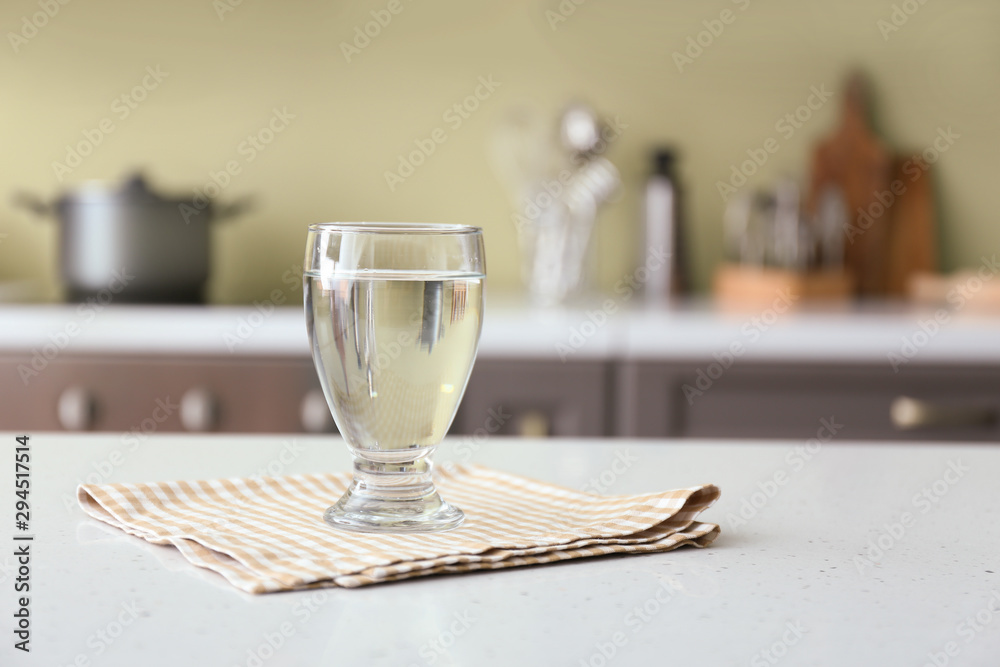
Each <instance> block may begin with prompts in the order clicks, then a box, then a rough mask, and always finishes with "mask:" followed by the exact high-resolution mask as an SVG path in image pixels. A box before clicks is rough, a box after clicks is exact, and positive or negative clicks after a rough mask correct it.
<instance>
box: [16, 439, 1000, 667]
mask: <svg viewBox="0 0 1000 667" xmlns="http://www.w3.org/2000/svg"><path fill="white" fill-rule="evenodd" d="M30 442H31V448H32V452H33V458H32V463H31V467H32V495H31V501H32V511H33V514H32V529H33V532H34V534H35V535H36V541H35V542H33V549H34V551H33V560H32V570H31V577H32V579H31V581H32V591H31V614H32V617H31V618H32V633H33V634H32V643H31V647H32V652H31V653H30V654H22V653H20V652H16V656H14V657H11V656H12V655H13V654H15V651H14V650H13V648H12V643H13V642H12V639H11V632H10V629H9V627H10V619H11V614H12V613H13V608H14V593H13V591H12V590H11V589H12V586H11V581H10V580H11V578H12V574H11V569H10V568H11V566H12V565H13V559H12V558H11V556H10V555H9V553H10V551H11V549H10V548H9V547H10V545H11V544H12V542H11V534H12V532H13V530H12V525H13V504H14V503H13V500H14V494H13V482H12V478H13V474H12V473H13V465H7V466H5V467H6V468H7V470H8V471H7V473H5V474H4V475H2V476H0V497H3V498H5V499H6V500H5V501H4V502H3V503H2V506H3V509H2V510H0V521H3V522H4V526H5V528H4V530H3V531H0V539H3V540H5V543H4V545H3V548H2V551H0V553H3V554H5V556H4V557H0V564H2V565H4V568H5V569H4V571H3V572H2V573H0V581H2V580H4V579H6V581H2V583H0V591H2V592H0V616H2V617H3V618H5V619H8V620H7V622H6V624H5V627H6V628H8V629H7V630H6V631H5V633H4V634H5V639H4V642H3V646H2V648H0V656H3V657H2V658H0V663H2V664H11V665H14V664H17V665H38V666H42V665H44V666H45V667H53V666H56V665H58V666H63V665H69V664H73V662H74V660H76V661H77V664H90V665H102V666H117V665H122V666H128V667H134V666H135V665H143V666H144V667H146V666H151V667H157V666H159V665H178V664H180V665H211V666H213V667H214V666H220V667H222V666H224V667H231V666H235V665H240V666H247V665H263V666H266V667H298V666H310V667H312V666H315V665H320V664H323V665H333V664H336V665H383V664H384V665H393V666H404V667H405V666H409V665H430V664H434V665H476V666H477V667H480V666H488V665H502V666H504V667H507V666H510V665H547V666H548V665H566V666H567V667H578V666H579V665H602V664H606V665H611V666H613V665H642V664H648V665H662V664H676V665H712V666H715V665H752V666H756V665H772V664H775V663H776V662H780V663H781V664H784V665H835V666H839V665H923V664H925V663H927V662H928V661H929V660H930V658H929V655H938V654H942V655H943V654H944V653H943V652H945V651H947V650H950V651H952V653H953V654H955V656H956V657H954V658H951V659H950V660H949V664H955V665H959V664H960V665H989V666H991V667H992V666H994V665H996V656H997V655H1000V613H997V611H994V610H1000V564H998V562H997V556H998V553H1000V549H998V537H997V536H998V535H1000V510H998V506H997V493H996V481H997V479H998V476H1000V449H997V448H995V447H982V446H975V447H973V446H958V445H912V446H907V445H903V444H899V443H896V444H889V445H872V444H864V443H848V442H836V441H835V442H831V443H829V444H826V445H823V446H821V447H820V448H819V449H818V451H813V452H810V451H809V450H808V449H805V448H804V444H805V443H794V444H774V443H754V442H739V443H736V442H711V441H706V442H698V443H695V444H688V443H681V442H669V441H663V442H649V441H643V442H641V443H640V442H634V441H624V440H622V441H612V440H603V441H594V440H592V441H569V440H563V441H556V442H552V441H546V442H540V441H531V440H524V441H518V440H506V439H500V438H496V439H493V440H490V441H488V442H486V443H485V444H483V445H481V446H480V447H479V449H478V451H476V452H475V455H474V457H473V460H474V461H477V462H479V463H484V464H487V465H491V466H495V467H498V468H502V469H506V470H510V471H513V472H517V473H521V474H526V475H530V476H533V477H536V478H540V479H544V480H548V481H551V482H554V483H558V484H563V485H566V486H570V487H574V488H583V487H584V486H585V485H587V484H588V480H589V479H591V478H596V479H603V480H604V483H605V484H607V487H608V488H607V492H609V493H632V492H642V491H652V490H660V489H667V488H676V487H680V486H689V485H692V484H696V483H700V482H712V483H715V484H718V485H719V486H720V487H721V488H722V499H721V500H720V501H719V503H718V504H717V505H716V506H715V507H713V508H710V509H709V510H707V511H706V512H705V513H704V514H703V515H702V517H703V518H704V519H705V520H707V521H715V522H718V523H720V524H721V525H722V534H721V536H720V537H719V539H718V540H717V541H716V542H715V544H714V545H712V546H711V547H709V548H707V549H704V550H698V549H693V548H682V549H679V550H676V551H672V552H669V553H666V554H652V555H643V556H627V557H613V558H602V559H590V560H581V561H576V562H571V563H563V564H556V565H548V566H544V567H527V568H517V569H512V570H506V571H498V572H484V573H477V574H466V575H458V576H449V577H431V578H425V579H418V580H413V581H407V582H401V583H394V584H387V585H381V586H374V587H369V588H360V589H351V590H347V589H326V590H324V591H311V592H297V593H282V594H274V595H265V596H251V595H247V594H243V593H240V592H238V591H237V590H235V589H234V588H232V587H231V586H229V585H228V584H227V583H225V582H224V581H223V580H222V578H221V577H219V576H218V575H215V574H213V573H211V572H208V571H205V570H199V569H197V568H194V567H193V566H191V565H189V564H188V563H187V562H186V561H184V560H183V559H182V558H181V557H180V556H179V555H178V554H177V553H176V552H175V551H174V550H173V549H172V548H171V547H163V546H153V545H150V544H147V543H145V542H143V541H141V540H139V539H137V538H133V537H129V536H126V535H125V534H123V533H120V532H118V531H115V530H113V529H111V528H110V527H107V526H105V525H103V524H101V523H99V522H97V521H95V520H93V519H90V518H88V517H86V516H85V515H84V514H83V513H82V512H81V511H80V510H79V509H78V508H77V507H76V506H75V504H74V501H73V492H74V487H75V485H76V484H77V482H78V481H79V480H81V479H84V478H86V477H87V476H88V475H93V476H95V477H98V478H105V479H107V480H108V481H125V480H131V481H138V480H164V479H177V478H188V479H194V478H205V477H228V476H237V475H249V474H253V473H255V472H256V471H257V470H258V469H260V468H262V467H267V466H268V465H269V464H275V465H276V466H280V467H281V468H282V470H281V473H282V474H284V473H301V472H315V471H317V470H343V469H346V468H347V467H348V456H347V451H346V448H345V447H344V446H343V444H342V442H340V441H339V440H338V439H337V438H330V437H325V438H317V437H300V438H298V439H297V440H296V441H295V443H294V444H293V445H292V447H291V449H289V444H288V443H289V441H287V440H285V439H283V438H281V437H247V436H233V437H218V436H217V437H200V436H199V437H195V436H156V435H154V436H151V437H150V438H149V439H148V440H147V441H145V442H143V443H142V444H141V445H140V446H139V447H138V449H136V450H135V451H131V452H128V451H125V448H124V447H123V445H122V443H121V442H119V439H118V438H117V437H116V436H109V435H61V434H59V435H57V434H36V435H34V436H33V437H32V439H31V441H30ZM0 443H3V448H4V451H6V452H7V455H8V456H9V457H10V459H13V447H14V443H13V435H11V434H7V435H3V434H0ZM299 448H301V451H299ZM467 449H469V448H467ZM115 451H118V452H119V455H121V456H123V457H124V460H121V459H119V458H118V457H117V456H115V455H113V452H115ZM283 451H286V452H290V453H289V454H288V455H283V454H282V452H283ZM460 451H462V450H460V449H459V448H457V447H454V446H451V447H449V446H448V445H447V444H446V445H445V446H444V447H443V448H442V451H441V452H440V454H441V459H447V458H450V457H452V456H455V455H456V454H457V453H459V452H460ZM620 453H624V454H627V456H622V457H620V458H618V459H616V456H617V455H618V454H620ZM806 457H809V458H808V459H807V458H806ZM630 459H634V461H633V462H632V463H631V464H629V465H628V466H627V467H625V468H624V469H622V466H620V465H619V466H618V468H617V470H616V468H615V467H614V462H615V461H616V460H626V461H627V460H630ZM112 460H114V461H116V462H117V464H116V465H113V464H111V463H109V461H112ZM953 469H957V470H959V471H961V476H956V475H957V473H949V472H948V471H949V470H953ZM97 471H103V472H97ZM948 480H950V481H948ZM925 489H926V490H927V492H928V493H929V494H931V496H930V497H931V498H933V502H931V501H930V500H926V499H923V498H921V497H920V494H921V493H923V492H924V490H925ZM331 500H332V499H331ZM741 513H742V516H743V517H745V518H740V519H739V520H738V521H737V517H740V515H741ZM904 513H908V518H907V517H904ZM904 519H905V527H902V524H901V522H904ZM737 524H738V525H737ZM895 524H901V526H900V527H898V528H897V527H896V526H895ZM878 545H881V553H875V552H874V551H871V552H870V550H872V549H877V548H879V547H878ZM869 552H870V553H869ZM858 557H864V558H865V559H866V560H864V561H861V560H858ZM869 558H870V561H869V560H868V559H869ZM977 615H978V617H979V620H978V621H977V620H976V618H977ZM119 619H120V620H121V621H128V623H127V624H124V623H122V624H120V620H119ZM459 619H461V620H459ZM970 619H971V620H970ZM987 619H988V620H987ZM98 633H105V635H104V636H109V635H111V634H114V635H115V637H114V638H113V639H112V640H111V642H110V644H108V643H105V642H104V641H103V640H101V639H100V638H99V637H100V636H101V635H100V634H98ZM616 640H617V641H618V644H619V645H618V646H617V647H614V648H613V650H614V652H615V655H614V658H613V659H611V660H605V661H602V656H601V651H602V650H604V651H605V652H610V651H611V650H612V647H613V646H614V642H615V641H616ZM268 641H271V642H272V643H274V644H280V646H279V648H277V649H276V650H274V651H273V655H272V651H271V650H270V648H269V646H268ZM434 646H437V647H439V648H432V647H434ZM765 652H769V653H767V654H766V655H765ZM956 652H957V653H956ZM255 654H256V655H265V657H266V658H267V659H266V660H263V661H262V662H255V660H256V658H254V657H253V656H254V655H255ZM786 655H787V657H786ZM945 657H947V656H945ZM769 658H770V659H769ZM942 659H943V658H942ZM952 660H953V662H952ZM931 664H933V663H931ZM941 664H943V663H941Z"/></svg>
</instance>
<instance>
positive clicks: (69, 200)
mask: <svg viewBox="0 0 1000 667" xmlns="http://www.w3.org/2000/svg"><path fill="white" fill-rule="evenodd" d="M199 203H200V204H201V205H200V206H198V207H197V208H198V209H199V210H204V209H206V208H207V209H209V210H210V209H211V207H212V203H211V201H209V202H207V206H206V204H205V202H199ZM80 204H102V205H108V204H113V205H118V206H120V205H123V204H124V205H128V206H143V207H148V206H180V205H181V204H187V205H188V206H195V204H194V202H193V199H192V198H191V197H170V196H165V195H161V194H158V193H157V192H155V191H154V190H152V189H151V188H150V187H149V184H148V183H147V181H146V178H145V177H144V176H143V175H142V173H140V172H136V173H135V174H133V175H132V176H130V177H128V178H127V179H125V181H124V182H123V183H121V184H120V185H115V184H112V183H109V182H107V181H85V182H83V183H81V184H80V185H79V186H78V187H77V188H76V189H73V190H70V191H68V192H66V193H64V194H63V195H62V196H61V197H59V199H58V201H57V202H56V205H57V206H59V207H63V206H73V205H80Z"/></svg>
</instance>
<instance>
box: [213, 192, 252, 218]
mask: <svg viewBox="0 0 1000 667" xmlns="http://www.w3.org/2000/svg"><path fill="white" fill-rule="evenodd" d="M252 208H253V198H252V197H250V196H246V197H240V198H239V199H237V200H236V201H234V202H232V203H230V204H226V205H225V206H220V207H219V208H217V209H215V211H214V212H213V215H212V221H213V222H218V221H220V220H225V219H226V218H235V217H236V216H238V215H240V214H242V213H245V212H246V211H249V210H250V209H252Z"/></svg>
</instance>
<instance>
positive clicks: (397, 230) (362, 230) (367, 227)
mask: <svg viewBox="0 0 1000 667" xmlns="http://www.w3.org/2000/svg"><path fill="white" fill-rule="evenodd" d="M309 231H310V232H340V233H347V234H442V235H457V234H481V233H482V231H483V230H482V228H481V227H473V226H472V225H453V224H437V223H431V222H314V223H312V224H311V225H309Z"/></svg>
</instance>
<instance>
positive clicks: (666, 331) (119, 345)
mask: <svg viewBox="0 0 1000 667" xmlns="http://www.w3.org/2000/svg"><path fill="white" fill-rule="evenodd" d="M779 306H780V304H779ZM97 308H99V306H96V305H84V306H74V305H55V306H53V305H44V306H42V305H39V306H3V307H2V308H0V353H2V352H8V353H24V352H27V351H30V350H33V349H34V350H38V349H41V348H42V347H43V346H45V345H46V344H49V343H53V344H55V345H57V346H59V347H60V348H65V349H67V350H69V351H70V352H71V353H73V354H174V355H183V354H190V355H221V356H229V355H233V354H239V355H255V356H301V357H305V356H308V354H309V347H308V340H307V338H306V333H305V323H304V316H303V313H302V309H301V308H299V307H296V306H279V307H275V306H272V305H270V304H262V305H258V306H249V307H243V306H211V307H196V306H116V305H109V306H107V307H104V308H103V309H100V310H99V311H98V310H97ZM941 312H944V311H941ZM935 313H936V311H935V310H934V309H930V308H914V307H904V306H898V305H881V306H865V307H861V306H855V307H843V308H822V309H798V310H792V311H789V312H784V313H782V312H778V311H777V310H776V309H773V308H768V309H764V310H759V311H748V312H732V311H723V310H719V309H717V308H715V307H713V306H712V305H710V304H708V303H690V304H685V305H682V306H677V307H659V308H648V307H642V306H641V305H638V304H630V303H620V302H618V301H615V300H614V299H612V298H611V297H608V300H606V301H594V302H593V303H592V304H591V305H579V306H572V307H562V308H534V307H530V306H528V305H525V304H524V303H522V302H518V301H516V300H512V299H510V298H505V297H498V298H495V299H493V300H491V301H489V302H488V304H487V308H486V315H485V317H484V321H483V335H482V341H481V343H480V352H479V353H480V357H481V358H498V359H504V358H518V359H524V358H541V359H557V360H567V359H577V360H578V359H673V360H677V359H681V360H684V359H697V360H703V359H711V358H712V356H713V355H718V354H723V353H725V352H726V351H727V350H730V349H731V348H732V346H733V345H737V344H738V345H740V346H741V348H740V349H741V350H742V352H741V355H740V356H741V357H742V359H744V360H760V361H773V360H787V361H820V362H824V361H833V362H838V361H857V362H870V361H875V362H879V363H885V362H886V360H887V355H888V354H889V353H890V352H893V353H896V354H904V353H905V352H906V351H907V349H908V348H906V345H907V344H909V345H911V346H912V350H913V355H912V356H914V357H915V359H914V361H915V362H916V363H924V362H926V363H959V364H982V363H990V362H993V363H1000V345H997V344H996V341H997V338H998V336H1000V317H996V316H987V315H981V314H976V313H973V312H971V311H961V310H959V311H958V312H947V313H946V314H945V317H946V319H945V321H944V323H943V324H940V323H938V322H935V321H934V318H935ZM928 332H931V333H929V334H928ZM918 352H919V354H917V353H918Z"/></svg>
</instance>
